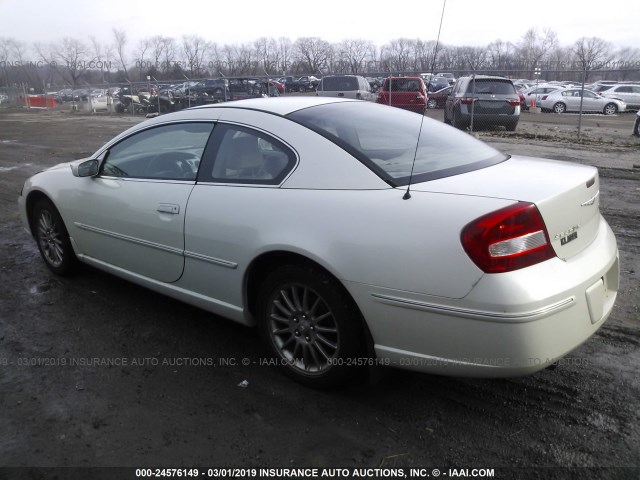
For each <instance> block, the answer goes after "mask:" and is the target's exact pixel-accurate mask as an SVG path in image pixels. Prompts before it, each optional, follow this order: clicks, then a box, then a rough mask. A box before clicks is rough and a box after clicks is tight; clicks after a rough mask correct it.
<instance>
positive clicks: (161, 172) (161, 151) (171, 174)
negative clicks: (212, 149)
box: [101, 123, 213, 180]
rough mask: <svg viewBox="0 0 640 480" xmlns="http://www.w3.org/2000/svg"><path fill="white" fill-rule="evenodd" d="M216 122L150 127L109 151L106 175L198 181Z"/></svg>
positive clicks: (105, 163) (103, 167)
mask: <svg viewBox="0 0 640 480" xmlns="http://www.w3.org/2000/svg"><path fill="white" fill-rule="evenodd" d="M212 129H213V123H174V124H171V125H161V126H159V127H153V128H149V129H147V130H143V131H141V132H137V133H134V134H133V135H131V136H130V137H127V138H125V139H124V140H122V141H120V142H118V143H117V144H115V145H113V146H112V147H111V148H109V150H108V153H107V156H106V158H105V161H104V162H103V164H102V172H101V174H102V175H103V176H110V177H131V178H149V179H163V180H195V178H196V175H197V173H198V167H199V165H200V159H201V157H202V152H203V151H204V147H205V145H206V144H207V140H208V139H209V135H210V134H211V130H212Z"/></svg>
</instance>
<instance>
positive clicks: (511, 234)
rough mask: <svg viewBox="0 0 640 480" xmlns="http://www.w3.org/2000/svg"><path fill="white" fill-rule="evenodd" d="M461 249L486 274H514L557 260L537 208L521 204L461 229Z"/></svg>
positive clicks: (496, 212) (493, 213) (486, 216)
mask: <svg viewBox="0 0 640 480" xmlns="http://www.w3.org/2000/svg"><path fill="white" fill-rule="evenodd" d="M460 240H461V242H462V246H463V248H464V250H465V252H467V255H469V257H470V258H471V260H473V262H474V263H475V264H476V265H477V266H478V267H479V268H480V269H482V271H484V272H485V273H500V272H511V271H513V270H518V269H520V268H525V267H529V266H531V265H535V264H536V263H540V262H544V261H545V260H549V259H550V258H553V257H555V252H554V251H553V248H552V247H551V242H550V241H549V235H548V233H547V228H546V226H545V224H544V220H542V216H541V215H540V212H539V211H538V208H537V207H536V206H535V205H533V204H532V203H524V202H519V203H516V204H514V205H511V206H509V207H506V208H503V209H501V210H496V211H495V212H491V213H489V214H487V215H484V216H482V217H480V218H477V219H476V220H474V221H473V222H471V223H469V224H468V225H466V226H465V227H464V228H463V229H462V233H461V235H460Z"/></svg>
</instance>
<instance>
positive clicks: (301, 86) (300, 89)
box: [298, 85, 307, 93]
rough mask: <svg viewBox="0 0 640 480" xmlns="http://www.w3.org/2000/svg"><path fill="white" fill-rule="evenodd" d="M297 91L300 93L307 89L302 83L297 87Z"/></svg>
mask: <svg viewBox="0 0 640 480" xmlns="http://www.w3.org/2000/svg"><path fill="white" fill-rule="evenodd" d="M298 91H299V92H300V93H304V92H306V91H307V87H305V86H304V85H300V86H299V87H298Z"/></svg>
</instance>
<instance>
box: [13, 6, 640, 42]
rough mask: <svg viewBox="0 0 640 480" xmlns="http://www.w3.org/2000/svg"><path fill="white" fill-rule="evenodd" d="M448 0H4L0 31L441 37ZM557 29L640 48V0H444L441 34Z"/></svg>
mask: <svg viewBox="0 0 640 480" xmlns="http://www.w3.org/2000/svg"><path fill="white" fill-rule="evenodd" d="M443 1H444V0H422V1H408V2H403V3H400V2H397V1H394V0H378V1H366V0H365V1H349V0H340V1H335V0H302V1H300V0H242V1H234V0H224V1H220V0H186V1H183V2H176V1H170V2H165V1H163V0H145V1H141V0H108V1H106V2H104V1H91V0H56V1H53V2H52V1H50V0H29V1H24V0H23V1H19V2H16V1H15V0H0V37H9V38H14V39H16V40H20V41H23V42H27V43H31V42H43V43H48V42H54V41H59V40H61V39H62V38H63V37H65V36H70V37H75V38H79V39H82V40H86V41H88V39H89V37H90V36H94V37H95V38H96V39H97V40H98V41H100V42H102V43H112V42H113V34H112V28H113V27H116V28H118V29H124V30H126V31H127V35H128V47H130V48H133V47H134V46H135V45H136V44H137V43H138V42H139V41H140V40H141V39H143V38H145V37H152V36H155V35H158V34H160V35H163V36H170V37H174V38H176V39H180V38H181V37H182V36H183V35H193V34H195V35H199V36H201V37H203V38H204V39H206V40H210V41H214V42H216V43H218V44H220V45H224V44H240V43H249V42H252V41H253V40H256V39H258V38H260V37H268V38H278V37H288V38H290V39H291V40H292V41H295V40H296V39H297V38H299V37H320V38H322V39H324V40H327V41H329V42H331V43H337V42H340V41H341V40H345V39H365V40H371V41H372V42H373V43H374V44H376V45H378V46H382V45H384V44H386V43H388V42H389V41H390V40H393V39H396V38H410V39H416V38H420V39H422V40H435V39H436V37H437V34H438V27H439V23H440V16H441V13H442V6H443ZM532 27H533V28H537V29H538V31H542V30H543V29H544V28H545V27H549V28H551V29H552V30H554V31H555V32H556V33H557V35H558V39H559V41H560V44H561V45H563V46H570V45H572V44H573V43H574V42H575V41H576V40H577V39H579V38H581V37H585V36H586V37H591V36H596V37H601V38H603V39H605V40H607V41H609V42H611V43H613V44H614V46H628V47H636V48H640V2H637V1H633V0H608V1H607V2H600V3H599V4H598V5H597V6H591V5H589V4H588V3H587V2H584V1H577V0H561V1H558V0H531V1H524V2H516V1H514V0H485V1H477V0H446V7H445V12H444V20H443V24H442V33H441V36H440V41H441V42H443V43H444V44H447V45H454V46H462V45H470V46H486V45H487V44H489V43H491V42H492V41H494V40H497V39H500V40H502V41H505V42H507V41H509V42H513V43H517V42H518V41H519V40H520V38H521V37H522V36H523V35H524V33H525V32H526V31H527V30H528V29H529V28H532Z"/></svg>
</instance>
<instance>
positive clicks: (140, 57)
mask: <svg viewBox="0 0 640 480" xmlns="http://www.w3.org/2000/svg"><path fill="white" fill-rule="evenodd" d="M152 46H153V43H152V41H151V39H149V38H143V39H142V40H140V41H139V42H138V48H137V52H136V57H135V58H136V67H138V69H139V70H140V75H141V77H140V79H141V80H142V72H145V77H146V74H147V73H148V71H149V69H150V68H151V66H152V65H150V64H149V61H148V60H145V57H146V55H147V52H148V51H149V50H151V48H152Z"/></svg>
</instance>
